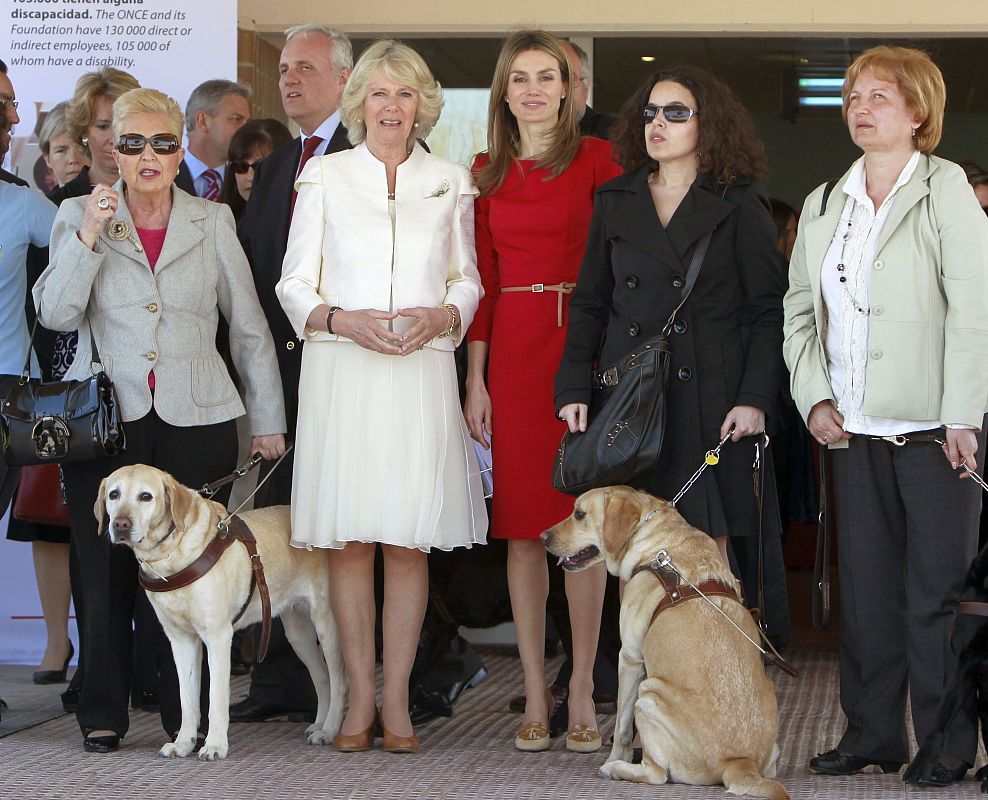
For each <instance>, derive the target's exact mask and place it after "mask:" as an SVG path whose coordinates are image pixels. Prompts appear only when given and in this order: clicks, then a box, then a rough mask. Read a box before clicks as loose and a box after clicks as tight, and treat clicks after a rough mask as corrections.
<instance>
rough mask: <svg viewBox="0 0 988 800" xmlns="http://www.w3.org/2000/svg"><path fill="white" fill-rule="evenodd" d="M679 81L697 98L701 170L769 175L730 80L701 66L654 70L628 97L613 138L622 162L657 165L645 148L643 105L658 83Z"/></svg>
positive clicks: (719, 175)
mask: <svg viewBox="0 0 988 800" xmlns="http://www.w3.org/2000/svg"><path fill="white" fill-rule="evenodd" d="M661 81H673V82H675V83H678V84H679V85H680V86H682V87H683V88H685V89H688V90H689V91H690V93H692V95H693V97H695V98H696V104H697V108H696V112H697V121H698V123H699V125H700V137H699V140H698V141H697V150H698V151H699V156H700V164H699V172H700V174H705V175H710V176H712V177H714V178H716V179H717V180H718V181H722V182H725V183H730V182H731V181H732V180H733V179H735V178H740V177H745V178H754V179H756V180H763V179H764V178H765V175H766V168H765V147H764V145H762V143H761V140H760V139H759V138H758V134H757V133H756V132H755V124H754V122H752V120H751V115H750V114H749V113H748V110H747V109H746V108H745V107H744V106H743V105H741V102H740V101H739V100H738V98H737V96H736V95H735V94H734V92H733V91H732V90H731V88H730V87H729V86H727V84H725V83H723V82H722V81H720V80H718V79H717V78H715V77H714V76H713V75H711V74H710V73H709V72H707V71H706V70H702V69H700V68H699V67H689V66H677V67H664V68H662V69H660V70H657V71H655V72H653V73H652V74H651V75H649V76H648V77H647V78H645V80H644V81H642V82H641V84H640V85H639V86H638V88H637V89H636V90H635V92H634V94H632V95H631V97H629V98H628V100H627V102H625V104H624V107H623V108H622V109H621V114H620V115H619V116H618V121H617V123H616V124H615V126H614V129H613V132H612V137H611V141H612V142H613V146H614V153H615V157H616V160H617V162H618V163H619V164H620V165H621V166H622V167H623V168H624V170H625V171H626V172H634V171H635V170H637V169H639V168H641V167H643V166H645V165H646V164H652V165H655V162H654V161H653V160H652V159H651V158H650V157H649V155H648V152H647V151H646V150H645V123H644V122H643V121H642V109H643V108H644V107H645V105H646V104H647V103H648V96H649V95H650V94H651V93H652V88H653V87H654V86H655V84H657V83H659V82H661Z"/></svg>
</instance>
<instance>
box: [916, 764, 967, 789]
mask: <svg viewBox="0 0 988 800" xmlns="http://www.w3.org/2000/svg"><path fill="white" fill-rule="evenodd" d="M968 769H970V767H968V766H967V765H966V764H960V765H959V766H957V767H954V768H953V769H951V768H950V767H945V766H944V765H943V764H941V763H940V762H939V761H938V762H937V763H936V764H934V765H933V766H932V767H930V771H929V773H928V774H926V775H923V776H922V777H920V778H919V779H918V780H917V781H916V784H917V785H918V786H950V784H952V783H955V782H956V781H962V780H964V776H965V775H967V771H968Z"/></svg>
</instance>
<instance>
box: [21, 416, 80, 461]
mask: <svg viewBox="0 0 988 800" xmlns="http://www.w3.org/2000/svg"><path fill="white" fill-rule="evenodd" d="M70 436H71V434H70V432H69V426H68V424H66V422H65V420H64V419H62V418H61V417H54V416H51V415H45V416H43V417H38V419H37V421H35V423H34V427H33V428H31V440H32V441H33V442H34V452H35V454H36V455H37V456H38V458H43V459H46V460H56V459H59V458H65V456H66V455H68V452H69V437H70Z"/></svg>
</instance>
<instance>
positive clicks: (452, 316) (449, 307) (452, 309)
mask: <svg viewBox="0 0 988 800" xmlns="http://www.w3.org/2000/svg"><path fill="white" fill-rule="evenodd" d="M439 307H440V308H444V309H446V313H448V314H449V327H448V328H447V329H446V330H445V331H444V332H443V333H440V334H439V336H438V337H437V338H439V339H445V338H448V337H450V336H452V335H453V331H454V330H456V326H457V325H458V324H459V323H460V320H459V315H458V314H457V313H456V306H454V305H453V304H452V303H443V304H442V305H441V306H439Z"/></svg>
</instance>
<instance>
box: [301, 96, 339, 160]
mask: <svg viewBox="0 0 988 800" xmlns="http://www.w3.org/2000/svg"><path fill="white" fill-rule="evenodd" d="M338 127H340V110H339V109H336V111H334V112H333V113H332V114H330V115H329V116H328V117H326V119H324V120H323V122H322V124H321V125H320V126H319V127H318V128H316V129H315V130H314V131H313V132H312V133H310V134H306V133H305V132H304V131H302V150H305V143H306V142H307V141H308V140H309V139H311V138H312V137H313V136H320V137H322V141H321V142H320V143H319V146H318V147H317V148H316V151H315V152H314V153H313V155H314V156H324V155H326V148H327V147H329V140H330V139H332V138H333V136H335V135H336V129H337V128H338ZM301 160H302V156H301V151H300V155H299V161H301ZM295 171H296V172H298V170H297V169H296V170H295Z"/></svg>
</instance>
